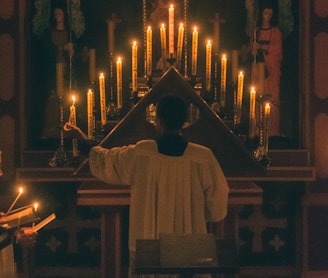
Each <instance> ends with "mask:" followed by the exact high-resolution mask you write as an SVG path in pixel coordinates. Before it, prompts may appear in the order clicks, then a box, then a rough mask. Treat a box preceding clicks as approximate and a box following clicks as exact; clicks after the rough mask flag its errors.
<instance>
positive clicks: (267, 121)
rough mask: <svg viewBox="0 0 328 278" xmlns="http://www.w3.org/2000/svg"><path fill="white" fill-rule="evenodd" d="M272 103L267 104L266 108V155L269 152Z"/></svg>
mask: <svg viewBox="0 0 328 278" xmlns="http://www.w3.org/2000/svg"><path fill="white" fill-rule="evenodd" d="M270 110H271V107H270V103H269V102H267V103H266V104H265V107H264V155H267V154H268V152H269V121H270Z"/></svg>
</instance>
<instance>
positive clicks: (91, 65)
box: [89, 48, 97, 83]
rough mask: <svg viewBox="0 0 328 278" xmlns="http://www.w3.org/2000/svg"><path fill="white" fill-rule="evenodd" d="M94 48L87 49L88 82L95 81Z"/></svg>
mask: <svg viewBox="0 0 328 278" xmlns="http://www.w3.org/2000/svg"><path fill="white" fill-rule="evenodd" d="M96 78H97V77H96V49H94V48H91V49H90V50H89V79H90V83H93V82H95V81H96Z"/></svg>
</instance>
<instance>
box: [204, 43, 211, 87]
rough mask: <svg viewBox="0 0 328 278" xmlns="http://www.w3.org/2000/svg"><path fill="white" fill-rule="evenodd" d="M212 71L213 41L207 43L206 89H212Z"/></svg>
mask: <svg viewBox="0 0 328 278" xmlns="http://www.w3.org/2000/svg"><path fill="white" fill-rule="evenodd" d="M211 73H212V42H211V41H210V40H208V41H207V44H206V80H205V81H206V90H207V91H210V90H211Z"/></svg>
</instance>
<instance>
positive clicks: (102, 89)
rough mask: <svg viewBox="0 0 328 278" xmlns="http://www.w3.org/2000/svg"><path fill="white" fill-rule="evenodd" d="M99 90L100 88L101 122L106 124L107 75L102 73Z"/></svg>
mask: <svg viewBox="0 0 328 278" xmlns="http://www.w3.org/2000/svg"><path fill="white" fill-rule="evenodd" d="M99 90H100V118H101V124H102V125H106V123H107V118H106V93H105V76H104V74H103V73H100V76H99Z"/></svg>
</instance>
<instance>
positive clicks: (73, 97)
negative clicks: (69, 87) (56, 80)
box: [72, 95, 76, 105]
mask: <svg viewBox="0 0 328 278" xmlns="http://www.w3.org/2000/svg"><path fill="white" fill-rule="evenodd" d="M75 100H76V99H75V95H72V101H73V105H75Z"/></svg>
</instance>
